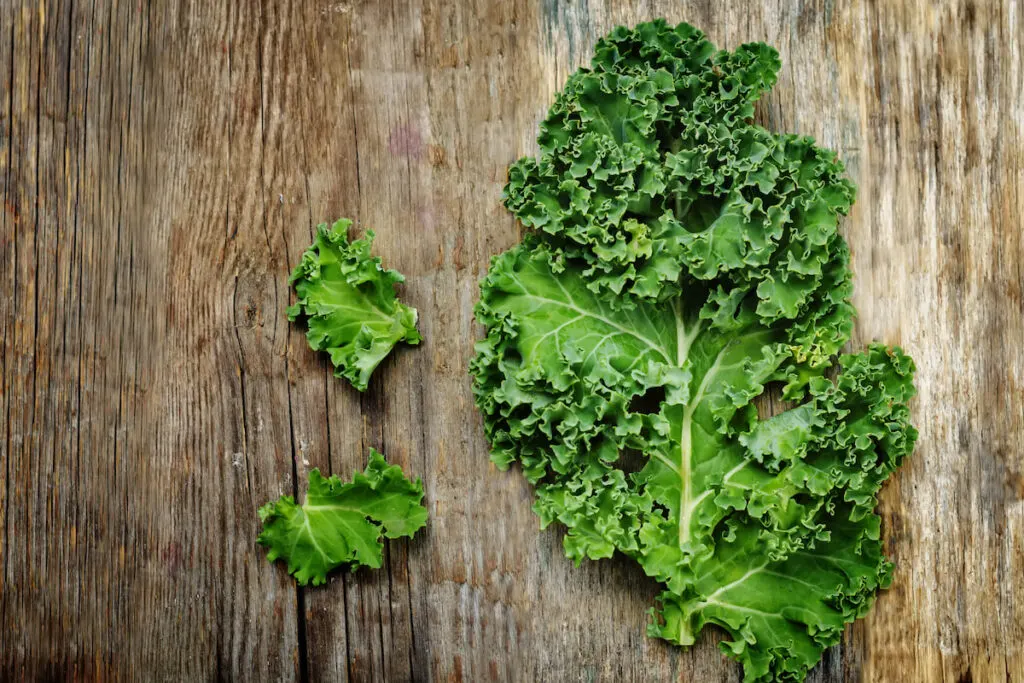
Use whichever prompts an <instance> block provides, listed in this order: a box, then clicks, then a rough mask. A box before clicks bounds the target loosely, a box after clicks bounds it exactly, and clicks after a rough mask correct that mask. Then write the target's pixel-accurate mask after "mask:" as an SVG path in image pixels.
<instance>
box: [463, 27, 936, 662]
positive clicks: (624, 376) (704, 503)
mask: <svg viewBox="0 0 1024 683" xmlns="http://www.w3.org/2000/svg"><path fill="white" fill-rule="evenodd" d="M779 66H780V62H779V58H778V54H777V53H776V52H775V50H774V49H772V48H770V47H768V46H766V45H763V44H750V45H742V46H740V47H739V48H737V49H736V50H735V51H733V52H727V51H719V50H716V49H715V48H714V46H713V45H712V44H711V43H709V42H708V41H707V40H706V39H705V37H704V35H703V34H702V33H701V32H700V31H698V30H697V29H695V28H693V27H692V26H689V25H687V24H680V25H679V26H676V27H674V28H673V27H670V26H668V25H666V24H665V22H664V21H655V22H652V23H645V24H640V25H638V26H636V27H635V28H633V29H627V28H621V27H620V28H617V29H615V30H614V31H612V33H611V34H610V35H608V36H607V37H605V38H604V39H602V40H600V41H599V42H598V44H597V47H596V51H595V56H594V59H593V61H592V63H591V66H590V68H589V69H580V70H579V71H577V72H576V73H575V74H573V75H572V76H571V77H570V78H569V81H568V83H567V84H566V86H565V88H564V89H563V91H562V92H560V93H559V94H558V95H557V97H556V99H555V103H554V105H553V106H552V107H551V110H550V111H549V113H548V116H547V118H546V119H545V120H544V121H543V122H542V123H541V130H540V136H539V138H538V143H539V146H540V154H539V155H538V156H537V157H536V158H526V159H521V160H519V161H518V162H516V163H515V164H513V165H512V167H511V168H510V169H509V182H508V185H507V186H506V189H505V204H506V206H507V207H508V208H509V209H510V210H511V211H512V212H513V213H514V214H515V215H516V216H517V217H518V218H519V219H520V220H521V221H522V223H523V224H524V225H526V226H528V227H529V228H532V230H531V231H530V232H529V233H528V234H527V236H526V237H525V238H524V239H523V241H522V243H520V244H519V245H517V246H515V247H513V248H512V249H510V250H509V251H507V252H505V253H503V254H500V255H499V256H496V257H495V258H494V259H493V260H492V262H491V267H490V270H489V273H488V275H487V277H486V278H485V279H484V280H483V282H482V283H481V299H480V303H479V304H478V306H477V309H476V313H477V318H478V320H479V321H480V322H481V323H483V325H484V326H485V328H486V332H487V334H486V338H485V339H484V340H482V341H481V342H479V343H478V345H477V355H476V357H475V358H474V359H473V361H472V363H471V373H472V374H473V376H474V393H475V396H476V403H477V406H478V407H479V409H480V410H481V412H482V413H483V416H484V426H485V430H486V434H487V437H488V439H489V440H490V443H491V447H492V454H493V459H494V461H495V462H496V463H497V464H498V465H499V466H500V467H502V468H504V467H507V466H509V465H510V464H512V463H514V462H518V463H519V464H520V466H521V467H522V470H523V472H524V473H525V475H526V477H527V478H528V479H529V480H530V481H531V482H532V483H534V484H535V485H536V502H535V505H534V509H535V510H536V512H537V514H538V515H539V516H540V518H541V520H542V524H543V525H544V526H547V525H548V524H551V523H552V522H555V521H557V522H560V523H561V524H563V525H565V526H566V527H567V528H568V532H567V533H566V535H565V539H564V546H565V551H566V554H567V555H568V556H569V557H570V558H572V559H574V560H575V561H576V562H577V563H578V562H580V561H582V560H583V559H584V558H590V559H599V558H605V557H610V556H611V555H612V554H613V553H615V552H619V553H622V554H624V555H626V556H628V557H631V558H633V559H635V560H636V561H637V562H638V563H639V564H640V566H641V567H642V568H643V570H644V571H645V572H646V573H647V574H648V575H650V576H652V577H655V578H656V579H657V580H659V581H660V582H662V583H663V584H664V588H665V590H664V592H663V593H662V595H661V596H660V598H659V600H658V604H657V606H656V607H655V608H654V610H653V620H652V624H651V626H650V628H649V631H650V633H651V634H652V635H655V636H659V637H662V638H665V639H667V640H669V641H672V642H674V643H678V644H680V645H689V644H691V643H693V642H694V640H695V638H696V635H697V633H698V632H699V631H700V630H701V628H702V627H703V626H704V625H705V624H707V623H714V624H717V625H719V626H721V627H722V628H724V629H725V631H726V632H727V633H728V634H729V636H730V637H731V640H727V641H724V642H723V643H722V644H721V646H722V649H723V651H725V652H726V653H727V654H728V655H730V656H731V657H733V658H734V659H736V660H738V661H740V662H742V664H743V666H744V671H745V674H744V675H745V678H744V680H745V681H748V682H751V681H790V680H802V679H803V678H804V676H805V675H806V673H807V671H808V669H809V668H810V667H811V666H813V665H814V664H815V663H816V662H817V661H818V660H819V659H820V657H821V653H822V652H823V650H824V649H825V648H826V647H828V646H829V645H832V644H834V643H836V642H838V641H839V639H840V637H841V634H842V629H843V626H844V624H846V623H847V622H850V621H853V620H854V619H856V618H857V617H859V616H861V615H863V614H864V613H865V611H866V610H867V609H868V608H869V606H870V605H871V603H872V601H873V599H874V597H875V595H876V593H877V591H878V590H879V589H880V588H884V587H885V586H887V585H888V584H889V582H890V569H891V568H890V565H889V563H888V562H887V561H886V560H885V558H884V556H883V552H882V544H881V541H880V520H879V517H878V515H877V514H875V512H874V508H875V505H876V495H877V493H878V490H879V488H880V487H881V485H882V484H883V483H884V482H885V480H886V479H887V478H888V476H889V475H890V474H891V473H892V472H893V471H894V470H895V469H896V468H897V467H898V466H899V464H900V462H901V461H902V460H903V459H904V458H905V457H906V456H907V455H909V454H910V452H911V450H912V448H913V444H914V441H915V439H916V437H917V432H916V431H915V430H914V428H913V426H911V424H910V422H909V411H908V408H907V402H908V401H909V400H910V398H911V397H912V396H913V394H914V388H913V384H912V377H913V373H914V365H913V362H912V361H911V359H910V358H909V357H907V356H906V355H904V354H903V352H902V351H901V350H900V349H898V348H893V349H889V348H886V347H884V346H880V345H872V346H870V347H869V348H868V349H867V350H865V351H863V352H861V353H857V354H853V355H843V356H841V357H839V359H838V370H839V372H838V375H835V377H836V378H835V379H828V378H827V377H826V373H827V372H828V371H829V370H830V368H832V367H833V366H834V363H835V357H836V354H837V353H838V352H839V350H840V348H841V347H842V346H843V345H844V344H845V343H846V342H847V341H848V340H849V338H850V334H851V330H852V319H853V314H854V310H853V308H852V306H851V304H850V301H849V299H850V294H851V290H852V285H851V280H850V271H849V268H848V264H849V252H848V249H847V246H846V243H845V241H844V240H843V238H842V237H841V236H840V234H839V233H838V232H837V226H838V220H839V217H840V216H841V215H845V214H846V213H847V212H848V210H849V208H850V206H851V204H852V202H853V198H854V187H853V185H852V184H851V183H850V181H849V180H847V178H846V176H845V173H844V169H843V166H842V164H841V163H840V162H839V161H838V160H837V158H836V156H835V154H833V153H832V152H829V151H826V150H823V149H821V148H818V147H816V146H815V145H814V143H813V141H812V140H811V139H809V138H806V137H798V136H794V135H780V134H776V133H771V132H769V131H767V130H765V129H764V128H762V127H760V126H757V125H754V124H753V123H752V122H751V120H750V119H751V116H752V114H753V107H754V103H755V101H756V100H757V99H758V98H759V97H760V96H761V95H762V94H763V93H764V92H766V91H767V90H768V89H770V88H771V86H772V85H773V84H774V82H775V78H776V72H777V70H778V69H779ZM829 375H830V376H832V373H829ZM770 383H778V384H779V385H781V386H782V388H783V396H784V398H785V399H788V400H790V401H793V402H795V403H796V406H795V407H793V408H792V409H790V410H788V411H786V412H783V413H781V414H779V415H776V416H774V417H761V416H759V414H758V411H757V408H756V406H755V405H754V404H753V401H754V399H756V398H757V397H759V396H762V395H763V394H764V393H765V391H766V387H767V386H768V385H769V384H770Z"/></svg>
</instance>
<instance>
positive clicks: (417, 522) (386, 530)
mask: <svg viewBox="0 0 1024 683" xmlns="http://www.w3.org/2000/svg"><path fill="white" fill-rule="evenodd" d="M422 500H423V484H422V482H421V481H420V480H419V479H416V481H415V482H413V481H410V480H409V479H406V477H405V475H404V474H403V473H402V468H400V467H399V466H398V465H390V466H389V465H388V464H387V462H386V461H385V460H384V456H383V455H381V454H380V453H378V452H377V451H375V450H373V449H372V448H371V449H370V462H369V464H368V465H367V466H366V470H365V471H364V472H361V473H359V472H357V473H356V475H355V478H354V479H353V480H352V482H351V483H344V482H342V481H341V480H340V479H339V478H338V477H336V476H331V477H328V478H325V477H324V476H323V475H321V474H320V471H319V470H313V471H311V472H310V473H309V490H308V491H307V492H306V502H305V503H303V504H302V505H298V504H296V502H295V499H294V498H292V497H291V496H281V497H280V498H278V499H277V500H276V501H274V502H271V503H267V504H266V505H264V506H263V507H261V508H260V510H259V514H260V519H261V520H262V521H263V533H261V534H260V536H259V538H258V539H257V542H258V543H260V544H262V545H265V546H266V547H267V548H269V552H268V553H267V559H269V560H270V561H271V562H273V561H274V560H276V559H278V558H281V559H284V560H285V561H286V562H287V563H288V573H289V574H292V575H294V576H295V580H296V581H298V582H299V584H301V585H306V584H308V583H310V582H312V583H313V585H314V586H316V585H319V584H322V583H324V581H326V580H327V573H328V572H330V571H331V570H332V569H335V568H336V567H339V566H341V565H344V564H347V565H351V567H352V569H357V568H359V567H361V566H366V567H372V568H374V569H376V568H378V567H380V566H381V562H382V552H383V549H384V542H383V538H382V537H383V536H386V537H387V538H401V537H403V536H406V537H409V538H412V536H413V534H415V533H416V532H417V531H418V530H420V529H421V528H423V526H424V525H425V524H426V523H427V509H426V508H425V507H423V505H422V503H421V501H422Z"/></svg>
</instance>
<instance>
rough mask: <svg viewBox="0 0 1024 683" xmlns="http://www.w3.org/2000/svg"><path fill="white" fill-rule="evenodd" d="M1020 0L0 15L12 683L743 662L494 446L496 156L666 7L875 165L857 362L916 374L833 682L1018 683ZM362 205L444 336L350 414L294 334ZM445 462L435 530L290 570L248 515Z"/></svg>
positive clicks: (248, 6)
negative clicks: (486, 279)
mask: <svg viewBox="0 0 1024 683" xmlns="http://www.w3.org/2000/svg"><path fill="white" fill-rule="evenodd" d="M1022 12H1024V6H1022V4H1021V3H1018V2H1017V1H1016V0H1003V1H1001V2H1000V1H998V0H992V1H982V0H976V1H974V2H971V1H970V0H963V1H962V2H951V1H946V2H926V1H925V0H919V1H917V2H910V1H907V2H899V1H897V0H888V1H879V2H850V1H845V0H834V1H833V0H824V1H810V0H807V1H802V2H783V1H782V0H761V1H758V2H747V1H739V0H737V1H735V2H732V1H724V0H723V1H719V0H702V1H694V2H679V1H675V0H664V1H652V2H642V1H636V2H613V1H612V0H607V1H602V0H590V2H587V1H586V0H575V1H573V2H568V1H566V2H559V1H558V0H545V1H544V2H533V1H528V0H516V1H514V2H512V1H506V0H464V1H461V2H457V1H455V0H448V1H447V2H444V1H434V0H364V1H362V2H359V1H356V0H251V1H242V0H234V1H229V0H221V1H216V2H214V1H213V0H192V1H191V2H182V3H181V4H176V5H175V4H173V3H171V2H164V1H163V0H46V1H45V2H44V0H0V184H2V192H3V210H2V213H0V350H2V360H0V382H2V384H0V389H2V397H0V531H2V533H0V536H2V538H0V570H2V574H0V679H2V680H4V681H8V680H10V681H20V680H39V681H66V680H75V681H122V680H124V681H129V680H130V681H212V680H224V681H291V680H300V681H345V680H352V681H406V680H422V681H427V680H430V681H467V682H469V681H487V680H502V681H504V680H515V681H533V680H545V681H598V680H600V681H619V680H621V681H675V680H680V681H701V682H704V681H710V682H712V683H713V682H716V681H738V680H739V678H740V672H739V668H738V667H737V666H735V665H733V664H732V663H731V662H728V661H727V660H725V659H723V658H722V657H721V656H720V655H719V653H718V652H717V650H716V649H715V647H714V645H713V640H714V639H713V638H712V637H711V635H710V634H705V635H706V637H705V639H704V640H703V641H702V642H700V643H699V644H698V646H696V647H694V648H692V649H690V650H687V651H682V650H679V649H675V648H672V647H669V646H667V645H665V644H663V643H661V642H655V641H651V640H648V639H647V638H646V637H645V636H644V624H645V621H646V617H645V613H644V611H645V609H646V607H647V606H648V605H649V603H650V601H651V599H652V597H653V595H654V594H655V592H656V590H657V588H656V586H655V585H654V584H653V583H652V582H651V581H649V580H647V579H645V578H644V577H643V576H642V575H641V573H640V571H639V570H638V569H637V568H636V567H634V566H633V565H632V564H631V563H630V562H628V561H605V562H601V563H590V564H588V565H586V566H584V567H583V568H581V569H574V568H573V567H572V566H571V564H570V562H569V561H567V560H566V559H565V558H564V557H563V555H562V552H561V547H560V534H559V533H558V532H557V531H555V530H553V529H552V530H548V531H546V532H543V533H540V532H538V530H537V526H538V524H537V520H536V519H535V517H534V516H533V514H532V512H531V511H530V496H531V494H530V491H529V488H528V486H527V485H526V484H525V482H524V481H523V479H522V477H521V476H520V475H518V474H517V473H508V474H502V473H499V472H497V471H496V470H495V469H494V468H493V466H491V465H490V464H489V462H488V459H487V448H486V444H485V442H484V438H483V434H482V430H481V426H480V420H479V417H478V415H477V414H476V411H475V410H474V408H473V405H472V401H471V394H470V381H469V378H468V376H467V374H466V364H467V361H468V360H469V358H470V356H471V355H472V345H473V341H474V339H475V338H476V337H477V336H478V334H479V332H480V331H479V329H478V328H477V327H476V326H475V324H474V322H473V318H472V306H473V303H474V302H475V300H476V297H477V287H476V283H477V280H478V279H479V278H480V277H481V275H482V274H483V272H484V270H485V267H486V265H487V262H488V258H489V256H490V255H492V254H494V253H496V252H499V251H501V250H503V249H505V248H507V247H509V246H510V245H512V244H513V243H515V242H516V241H517V239H518V231H517V226H516V224H515V222H514V221H513V220H512V218H511V217H510V216H509V215H508V214H507V213H506V212H505V211H504V210H503V209H502V207H501V205H500V190H501V186H502V184H503V182H504V175H505V169H506V167H507V165H508V164H509V162H511V161H512V160H514V159H515V158H517V157H518V156H520V155H522V154H524V153H530V152H532V151H533V150H534V142H533V138H534V136H535V133H536V123H537V121H538V120H539V118H540V117H541V116H542V114H543V112H544V111H545V109H546V107H547V105H548V104H549V103H550V101H551V99H552V94H553V93H554V92H555V91H556V90H557V89H558V88H559V87H560V86H561V85H562V83H563V82H564V79H565V77H566V75H567V74H568V73H569V72H570V71H571V70H572V69H574V68H575V67H576V66H578V65H579V64H581V63H583V62H585V61H586V60H587V59H588V58H589V52H590V49H591V46H592V44H593V42H594V40H595V39H596V38H597V37H598V36H600V35H601V34H603V33H604V32H606V31H607V30H609V29H610V28H611V27H613V26H614V25H616V24H618V23H630V22H636V21H638V20H642V19H647V18H653V17H657V16H665V17H667V18H668V19H669V20H671V21H673V22H675V21H679V20H688V21H690V22H691V23H694V24H695V25H697V26H700V27H702V28H703V29H704V30H705V31H706V32H707V33H708V34H709V36H710V37H711V38H712V39H713V40H714V41H716V42H717V43H718V44H720V45H723V46H728V47H734V46H736V45H737V44H739V43H741V42H745V41H750V40H766V41H768V42H770V43H772V44H773V45H775V46H777V47H778V49H779V51H780V52H781V54H782V58H783V62H784V66H783V70H782V72H781V76H780V79H779V83H778V85H777V87H776V88H775V90H774V92H773V93H772V94H771V95H770V96H769V97H768V98H767V100H766V102H765V104H764V105H763V106H762V107H761V110H760V113H759V117H760V119H761V120H762V121H763V122H764V123H766V125H768V126H769V127H771V128H774V129H777V130H782V129H784V130H789V131H796V132H800V133H806V134H811V135H813V136H815V137H817V138H818V139H819V140H821V141H822V142H823V143H824V144H826V145H828V146H830V147H833V148H835V149H837V150H839V152H840V154H841V156H842V157H843V158H844V159H845V160H846V161H847V163H848V165H849V168H850V172H851V174H852V176H853V177H854V179H855V180H856V181H857V183H858V184H859V186H860V194H859V201H858V203H857V205H856V208H855V210H854V212H853V215H852V216H851V217H850V219H849V220H847V221H846V222H845V224H844V225H843V229H844V231H845V234H846V235H847V237H848V239H849V241H850V243H851V246H852V248H853V253H854V268H855V273H856V294H855V300H856V304H857V306H858V308H859V310H860V318H859V322H858V324H857V328H856V340H855V345H857V346H859V345H860V344H862V343H864V342H865V341H867V340H870V339H880V340H884V341H886V342H890V343H899V344H902V345H903V346H904V347H905V348H906V349H907V350H908V351H909V352H911V353H912V354H913V356H914V357H915V358H916V360H917V363H918V366H919V367H920V375H919V383H918V386H919V389H920V395H919V397H918V398H917V399H916V400H915V403H914V406H913V408H914V414H915V416H916V422H917V424H918V426H919V427H920V429H921V441H920V446H919V448H918V450H917V452H916V455H915V456H914V458H913V459H912V460H911V461H910V462H909V463H908V464H907V465H905V466H904V468H903V470H902V471H901V472H900V473H899V475H898V476H896V477H895V479H894V481H892V482H891V483H890V484H889V485H888V486H887V487H886V490H885V491H884V494H883V496H882V504H881V509H882V511H883V514H884V523H885V532H886V534H887V538H888V548H889V553H890V555H891V557H892V558H893V559H894V561H895V562H896V565H897V569H896V574H895V582H894V585H893V587H892V589H891V590H890V591H888V592H887V593H885V594H884V595H883V596H882V597H881V598H880V600H879V601H878V604H877V605H876V607H875V609H874V610H873V611H872V612H871V614H870V615H869V616H868V617H867V619H865V620H863V621H861V622H858V623H857V624H856V625H854V626H853V627H852V628H850V629H848V631H847V634H846V638H845V639H844V642H843V644H842V646H841V647H837V648H835V649H834V650H832V651H831V652H829V653H828V654H827V655H826V657H825V660H824V662H823V664H822V666H820V667H819V668H818V669H817V670H816V671H815V672H814V674H813V675H812V677H811V680H813V681H818V682H821V681H856V680H862V681H897V682H898V683H914V682H917V681H949V682H950V683H966V682H969V681H974V682H981V681H986V682H987V681H1024V650H1022V641H1024V548H1022V545H1024V540H1022V539H1024V474H1022V469H1024V455H1022V451H1024V446H1022V442H1024V303H1022V293H1021V284H1022V279H1024V271H1022V268H1024V265H1022V264H1024V239H1022V237H1021V234H1022V226H1021V221H1022V218H1024V130H1022V127H1024V84H1022V80H1024V68H1022V64H1021V43H1022V39H1024V17H1022V16H1021V15H1022ZM338 216H352V217H354V218H356V219H358V220H359V221H361V223H362V224H363V225H365V226H372V227H374V228H376V229H377V231H378V234H379V238H378V241H377V244H376V250H377V252H378V253H379V254H381V255H382V256H383V257H384V259H385V261H386V263H387V264H388V265H390V266H391V267H395V268H398V269H400V270H401V271H402V272H404V273H405V274H406V275H407V276H408V284H407V285H406V286H405V288H404V297H405V298H406V300H407V301H408V302H410V303H411V304H412V305H414V306H416V307H417V308H419V310H420V317H421V329H422V331H423V334H424V337H425V343H424V344H423V345H422V347H420V348H418V349H405V350H402V351H400V352H399V353H397V354H396V355H395V356H394V357H393V359H391V360H389V361H388V362H387V363H385V365H384V366H383V367H382V368H381V369H380V370H379V372H378V374H377V375H375V377H374V381H373V382H372V386H371V389H370V390H369V392H367V394H365V395H358V394H357V393H356V392H355V391H354V390H352V389H351V387H349V386H348V385H347V384H346V383H344V382H342V381H339V380H335V379H333V378H332V377H331V376H330V374H329V367H328V365H327V363H326V362H325V359H324V358H323V357H318V356H316V355H314V354H313V353H312V352H310V351H309V349H308V348H307V346H306V342H305V339H304V338H303V334H302V330H301V329H299V328H296V327H294V326H292V325H289V324H288V322H287V321H286V319H285V316H284V313H283V311H284V307H285V305H286V304H287V303H288V301H289V297H290V296H291V293H290V292H289V289H288V286H287V282H286V276H287V273H288V271H289V267H290V265H291V264H294V263H295V261H296V259H297V258H298V256H299V254H300V253H301V251H302V250H303V249H304V248H305V247H306V246H307V245H308V244H309V242H310V241H311V234H312V230H313V226H314V225H315V224H316V223H318V222H321V221H326V220H330V219H333V218H336V217H338ZM370 446H374V447H377V448H380V449H381V450H383V451H384V452H385V453H386V454H387V455H388V456H389V458H390V459H391V460H392V461H394V462H397V463H400V464H401V465H402V466H403V467H404V468H406V470H407V471H409V472H411V473H414V474H418V475H421V476H422V477H423V480H424V482H425V486H426V491H427V499H428V505H429V509H430V512H431V518H430V522H429V526H428V528H427V530H426V532H425V533H422V534H421V535H419V536H417V537H416V539H415V540H413V541H411V542H395V543H391V544H390V545H389V548H388V552H387V558H386V568H385V569H383V570H381V571H379V572H375V573H374V572H367V571H363V572H359V573H356V574H340V575H338V576H337V577H336V578H335V579H334V580H333V581H332V582H331V583H330V584H329V585H328V586H325V587H321V588H317V589H309V590H303V589H298V590H297V589H296V587H295V585H294V583H293V581H292V580H291V579H289V578H288V577H287V576H286V575H285V572H284V569H283V567H281V566H280V565H277V566H271V565H269V564H268V563H267V562H266V560H265V558H264V554H263V551H262V550H261V549H259V548H258V547H257V546H256V545H255V543H254V539H255V537H256V535H257V532H258V521H257V518H256V514H255V511H256V508H257V507H258V506H259V505H260V504H261V503H263V502H264V501H266V500H267V499H269V498H271V497H275V496H278V495H280V494H281V493H282V492H289V493H290V492H293V491H295V490H299V491H301V490H303V489H304V486H305V484H304V480H305V478H306V475H307V473H308V471H309V469H310V468H312V467H320V468H321V469H323V470H329V471H332V472H335V473H340V474H342V475H344V476H348V475H350V474H351V473H352V472H353V471H354V470H355V469H357V468H361V467H362V466H363V464H364V462H365V458H366V452H367V449H368V448H369V447H370Z"/></svg>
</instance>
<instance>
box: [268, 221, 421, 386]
mask: <svg viewBox="0 0 1024 683" xmlns="http://www.w3.org/2000/svg"><path fill="white" fill-rule="evenodd" d="M351 225H352V221H351V220H348V219H346V218H342V219H340V220H338V221H336V222H335V223H334V225H332V226H330V227H328V226H327V224H321V225H318V226H317V229H316V240H315V241H314V242H313V245H312V246H310V248H309V249H307V250H306V252H305V253H304V254H303V255H302V260H301V261H300V263H299V265H298V266H296V268H295V270H294V271H293V272H292V275H291V278H290V279H289V283H291V284H293V285H294V286H295V291H296V292H297V293H298V300H297V301H296V302H295V304H293V305H292V306H289V307H288V310H287V312H288V319H289V320H292V321H295V320H297V319H298V318H300V317H302V318H305V319H306V322H307V324H308V331H307V333H306V338H307V339H308V340H309V346H310V348H312V349H313V350H314V351H326V352H327V353H328V354H330V357H331V363H332V364H333V365H334V368H335V373H334V374H335V375H336V376H338V377H344V378H346V379H347V380H348V381H349V382H351V383H352V386H354V387H355V388H356V389H358V390H359V391H365V390H366V385H367V382H369V379H370V375H371V374H372V373H373V371H374V370H375V369H376V368H377V366H378V365H380V363H381V361H382V360H384V358H385V357H386V356H387V355H388V353H390V352H391V349H393V348H394V347H395V345H396V344H397V343H399V342H402V341H404V342H406V343H407V344H419V343H420V340H421V337H420V333H419V330H417V329H416V317H417V316H416V309H415V308H411V307H409V306H406V305H405V304H403V303H402V302H401V301H399V300H398V298H397V297H396V296H395V288H394V286H395V285H396V284H398V283H400V282H404V281H405V278H404V277H403V276H402V274H401V273H399V272H397V271H394V270H386V269H385V268H383V267H382V266H381V262H380V258H377V257H373V256H371V255H370V247H371V245H372V244H373V237H374V233H373V231H372V230H367V231H366V236H365V237H364V238H363V239H358V240H355V241H353V242H349V240H348V229H349V226H351Z"/></svg>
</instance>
